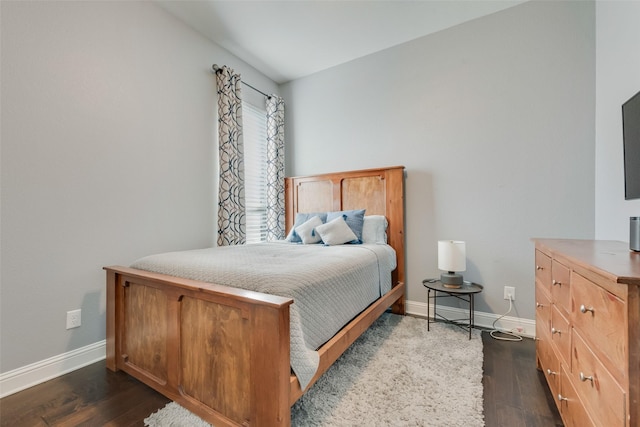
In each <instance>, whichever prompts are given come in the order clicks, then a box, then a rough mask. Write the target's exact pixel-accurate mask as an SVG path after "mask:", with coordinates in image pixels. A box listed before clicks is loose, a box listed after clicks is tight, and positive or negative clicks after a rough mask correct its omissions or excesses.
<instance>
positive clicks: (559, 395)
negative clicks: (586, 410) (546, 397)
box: [558, 394, 569, 402]
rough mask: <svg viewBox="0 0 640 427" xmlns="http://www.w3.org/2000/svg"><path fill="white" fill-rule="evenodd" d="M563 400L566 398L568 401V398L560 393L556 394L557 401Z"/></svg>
mask: <svg viewBox="0 0 640 427" xmlns="http://www.w3.org/2000/svg"><path fill="white" fill-rule="evenodd" d="M563 400H567V401H568V400H569V399H567V398H566V397H564V396H563V395H561V394H558V401H559V402H562V401H563Z"/></svg>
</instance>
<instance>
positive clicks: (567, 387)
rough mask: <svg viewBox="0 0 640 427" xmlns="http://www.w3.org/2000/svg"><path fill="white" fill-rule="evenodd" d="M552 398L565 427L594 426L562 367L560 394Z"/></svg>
mask: <svg viewBox="0 0 640 427" xmlns="http://www.w3.org/2000/svg"><path fill="white" fill-rule="evenodd" d="M554 397H555V398H556V399H558V403H559V405H558V406H559V408H560V415H561V416H562V421H564V425H565V427H589V426H595V425H596V424H595V423H594V422H593V420H592V419H591V417H590V416H589V414H588V413H587V410H586V408H585V407H584V405H583V404H582V401H581V400H580V397H579V396H578V393H577V392H576V389H575V388H574V387H573V384H571V380H570V379H569V377H568V372H567V371H565V369H564V366H563V367H562V372H561V375H560V393H559V394H558V395H556V396H554ZM599 427H604V426H599ZM607 427H608V426H607Z"/></svg>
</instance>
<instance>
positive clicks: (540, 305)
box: [536, 302, 544, 307]
mask: <svg viewBox="0 0 640 427" xmlns="http://www.w3.org/2000/svg"><path fill="white" fill-rule="evenodd" d="M536 307H544V304H540V303H539V302H537V303H536Z"/></svg>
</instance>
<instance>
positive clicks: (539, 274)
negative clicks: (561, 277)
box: [536, 250, 551, 295]
mask: <svg viewBox="0 0 640 427" xmlns="http://www.w3.org/2000/svg"><path fill="white" fill-rule="evenodd" d="M536 283H540V284H541V285H543V287H544V288H545V289H546V292H547V293H548V294H549V295H551V258H549V257H548V256H547V255H545V254H543V253H542V252H540V251H539V250H536Z"/></svg>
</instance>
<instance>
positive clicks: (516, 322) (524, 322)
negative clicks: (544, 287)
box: [405, 301, 536, 338]
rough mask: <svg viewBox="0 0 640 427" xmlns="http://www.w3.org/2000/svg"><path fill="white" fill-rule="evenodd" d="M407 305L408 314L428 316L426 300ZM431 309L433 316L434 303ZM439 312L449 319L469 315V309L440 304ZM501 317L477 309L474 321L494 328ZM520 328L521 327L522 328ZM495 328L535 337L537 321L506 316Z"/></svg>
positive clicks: (477, 324) (482, 325)
mask: <svg viewBox="0 0 640 427" xmlns="http://www.w3.org/2000/svg"><path fill="white" fill-rule="evenodd" d="M405 307H406V310H407V314H413V315H415V316H421V317H427V303H425V302H419V301H406V302H405ZM429 310H430V313H431V316H432V317H433V304H432V305H431V307H429ZM438 314H441V315H443V316H444V317H446V318H448V319H462V318H468V317H469V310H465V309H462V308H456V307H447V306H445V305H440V304H438ZM499 317H500V315H499V314H493V313H484V312H481V311H476V312H475V314H474V322H475V325H476V326H480V327H482V328H487V329H493V328H494V326H493V322H495V321H496V319H498V318H499ZM519 328H521V330H520V329H519ZM495 329H497V330H499V331H514V332H516V331H517V334H518V335H521V336H523V337H529V338H533V337H535V334H536V321H535V320H531V319H523V318H519V317H510V316H504V317H502V318H501V319H500V320H498V321H497V322H496V325H495Z"/></svg>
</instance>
